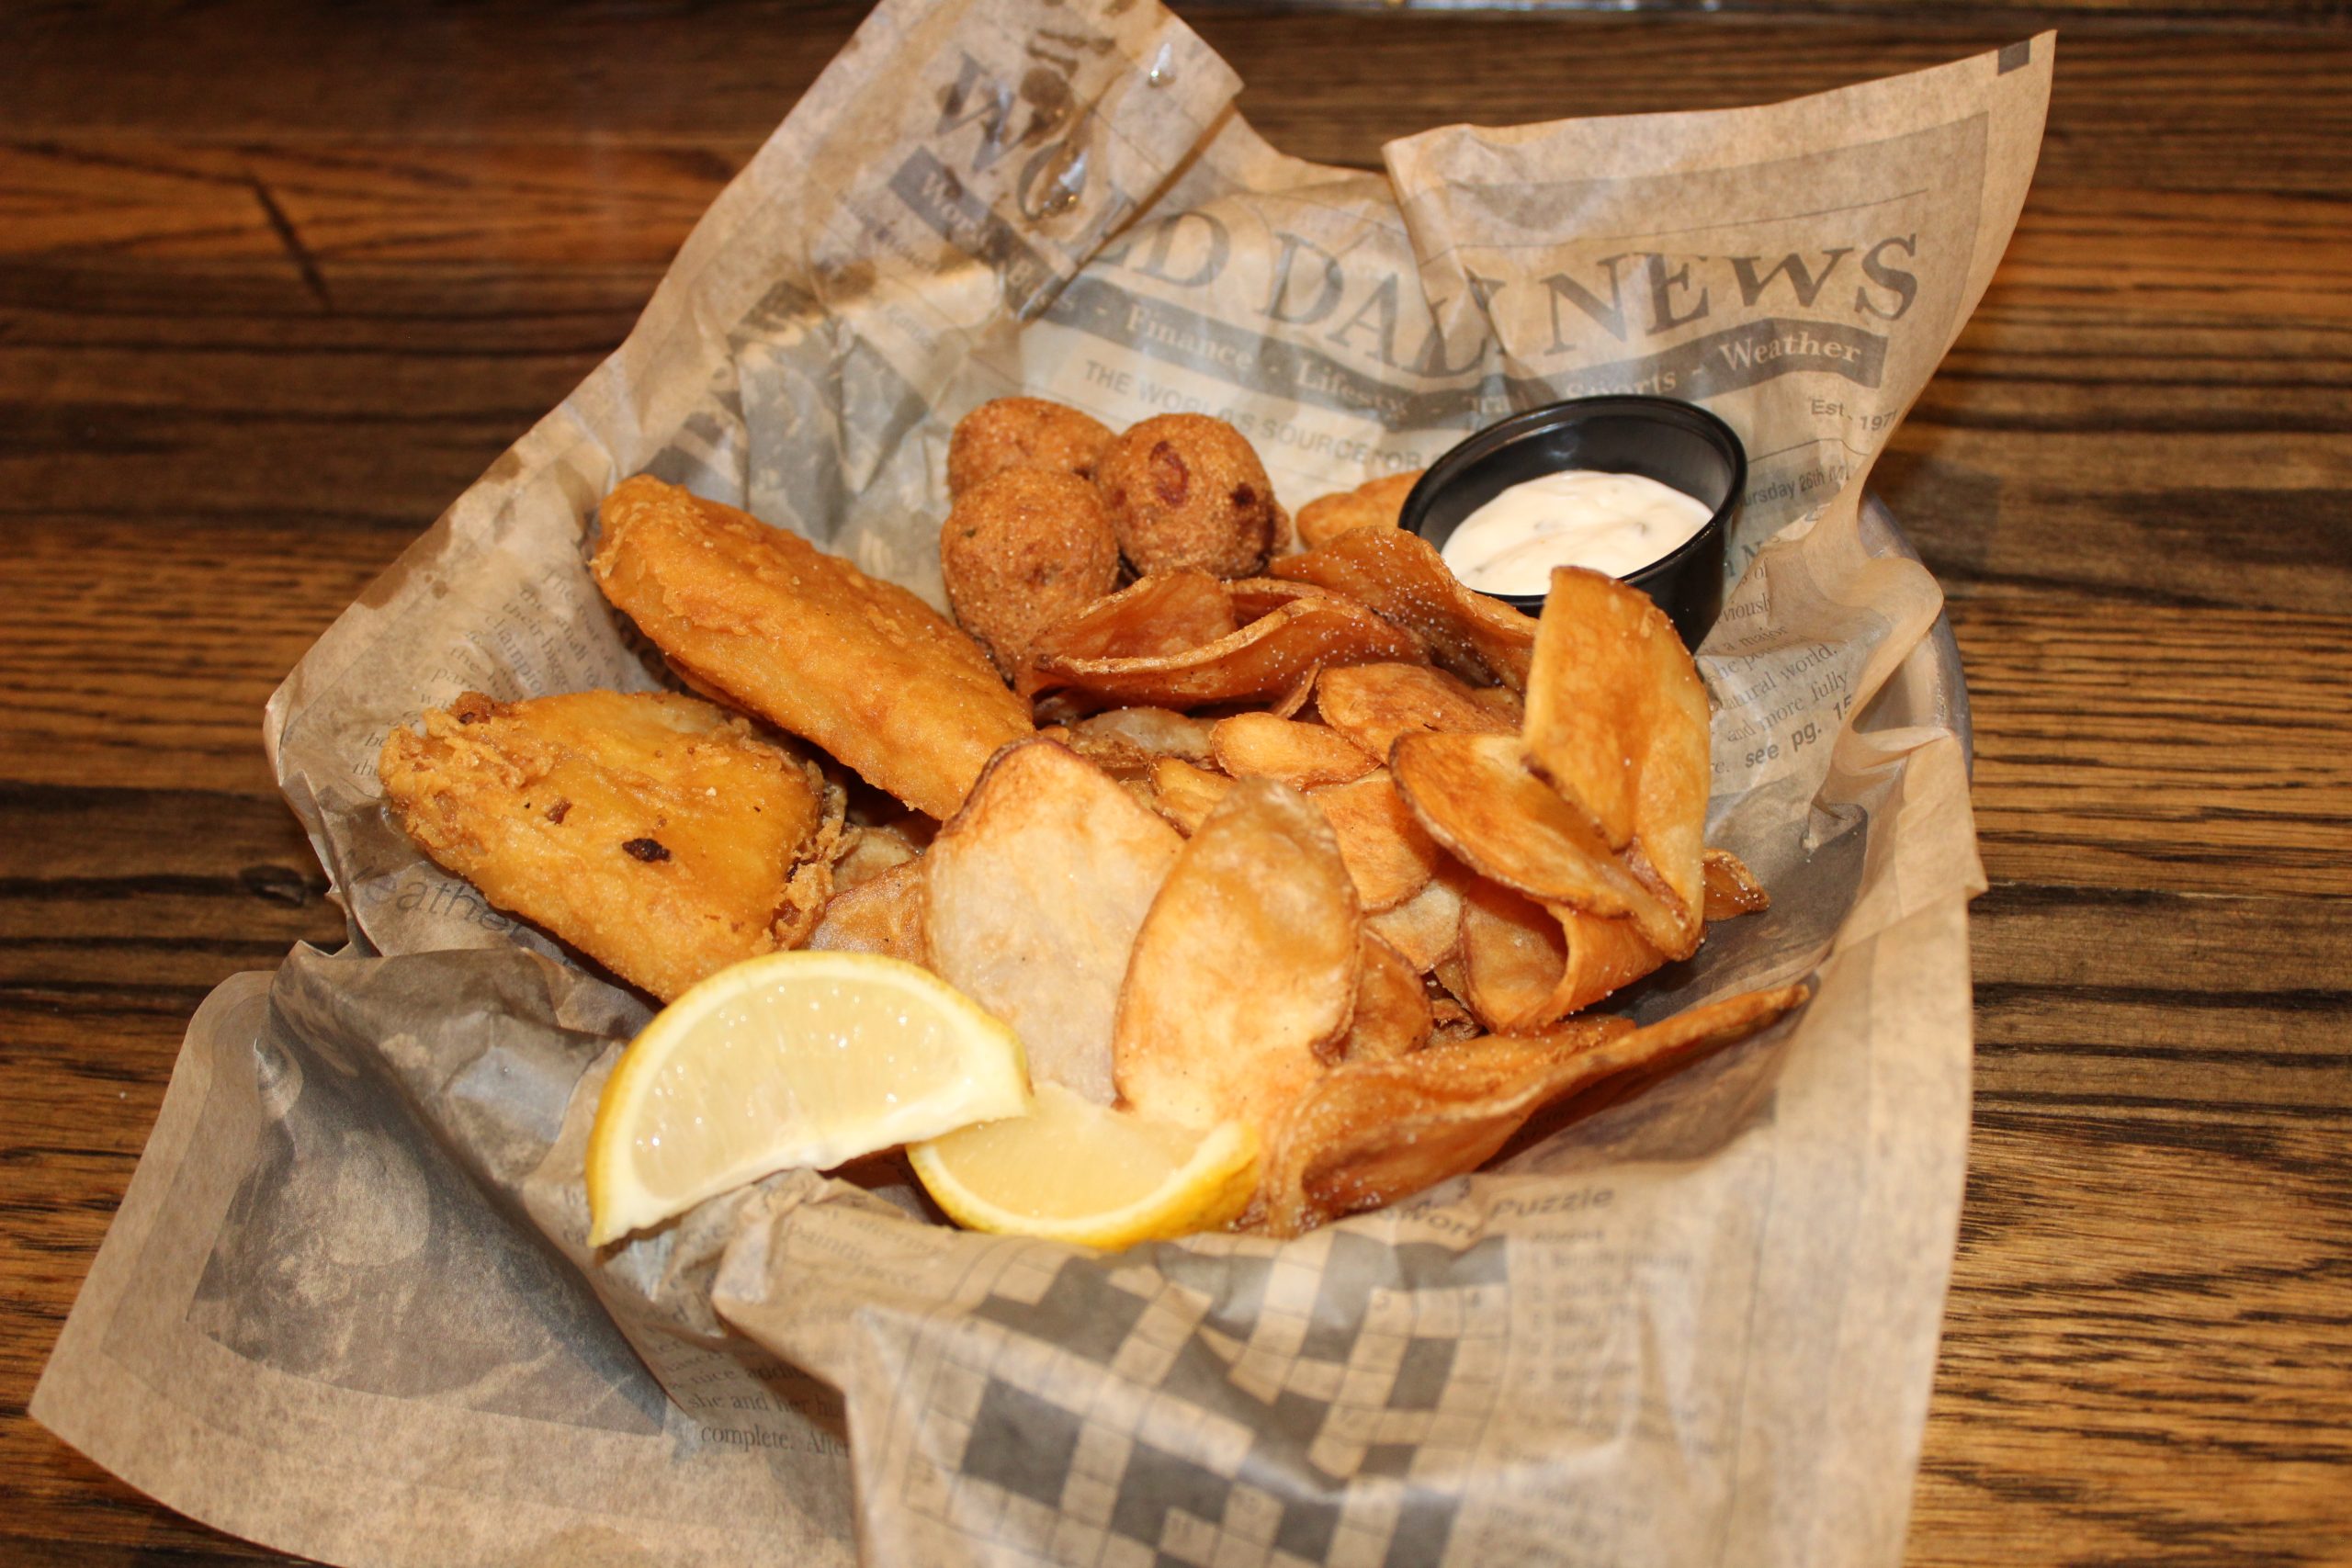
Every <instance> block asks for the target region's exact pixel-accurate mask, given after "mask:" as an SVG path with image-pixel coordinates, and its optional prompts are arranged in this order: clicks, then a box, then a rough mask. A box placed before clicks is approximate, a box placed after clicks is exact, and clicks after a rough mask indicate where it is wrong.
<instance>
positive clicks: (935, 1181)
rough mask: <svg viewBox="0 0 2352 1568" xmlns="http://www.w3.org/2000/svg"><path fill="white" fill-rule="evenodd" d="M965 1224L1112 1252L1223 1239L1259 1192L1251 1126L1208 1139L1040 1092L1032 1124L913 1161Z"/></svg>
mask: <svg viewBox="0 0 2352 1568" xmlns="http://www.w3.org/2000/svg"><path fill="white" fill-rule="evenodd" d="M907 1157H908V1159H909V1160H910V1162H911V1163H912V1164H913V1166H914V1168H915V1174H916V1175H917V1176H919V1177H921V1178H922V1184H923V1186H924V1187H925V1188H927V1189H929V1190H930V1192H931V1195H932V1197H933V1200H935V1201H937V1202H938V1204H939V1206H940V1207H941V1208H943V1209H944V1210H946V1211H947V1213H948V1216H949V1217H950V1218H951V1219H953V1220H955V1221H956V1224H961V1225H965V1226H967V1227H968V1228H970V1229H972V1230H980V1231H995V1232H998V1233H1000V1234H1002V1235H1035V1236H1046V1237H1050V1238H1051V1239H1053V1240H1056V1241H1072V1242H1077V1243H1079V1244H1080V1245H1081V1246H1085V1247H1102V1248H1103V1249H1105V1250H1106V1251H1107V1250H1111V1249H1114V1248H1117V1247H1132V1246H1134V1245H1135V1244H1136V1243H1137V1242H1140V1241H1159V1240H1167V1239H1169V1238H1171V1237H1174V1236H1180V1235H1192V1234H1193V1232H1194V1231H1204V1230H1214V1229H1216V1228H1217V1227H1218V1226H1220V1225H1223V1224H1226V1223H1227V1222H1228V1221H1230V1220H1231V1219H1232V1218H1233V1217H1234V1216H1235V1215H1236V1214H1238V1213H1240V1212H1241V1211H1242V1209H1243V1208H1244V1207H1245V1206H1246V1205H1247V1204H1248V1203H1249V1201H1250V1194H1251V1192H1252V1191H1254V1190H1256V1187H1257V1184H1258V1135H1257V1134H1256V1133H1254V1132H1252V1131H1251V1130H1250V1126H1249V1124H1248V1123H1247V1122H1222V1123H1220V1124H1219V1125H1217V1126H1216V1127H1212V1128H1210V1129H1209V1130H1208V1131H1206V1132H1203V1131H1201V1130H1199V1129H1197V1128H1193V1127H1180V1126H1175V1125H1172V1124H1170V1123H1165V1122H1148V1121H1146V1120H1144V1119H1143V1118H1142V1117H1140V1116H1135V1115H1131V1114H1129V1113H1128V1112H1126V1111H1113V1110H1110V1109H1108V1108H1106V1107H1103V1106H1100V1105H1096V1104H1094V1103H1093V1102H1092V1101H1091V1100H1084V1099H1081V1098H1080V1096H1078V1095H1076V1094H1073V1093H1071V1092H1070V1091H1069V1089H1064V1088H1062V1087H1061V1086H1060V1085H1059V1084H1053V1083H1040V1084H1039V1085H1038V1086H1037V1095H1036V1101H1035V1109H1033V1110H1032V1111H1030V1113H1029V1114H1028V1115H1026V1116H1018V1117H1014V1118H1012V1119H1011V1120H1008V1121H1001V1122H982V1123H981V1124H979V1125H978V1126H976V1127H966V1128H963V1129H961V1130H960V1131H957V1132H953V1133H949V1134H946V1135H945V1136H944V1137H938V1138H933V1139H932V1140H931V1141H930V1142H929V1143H922V1144H917V1145H913V1146H912V1147H911V1148H910V1149H908V1150H907Z"/></svg>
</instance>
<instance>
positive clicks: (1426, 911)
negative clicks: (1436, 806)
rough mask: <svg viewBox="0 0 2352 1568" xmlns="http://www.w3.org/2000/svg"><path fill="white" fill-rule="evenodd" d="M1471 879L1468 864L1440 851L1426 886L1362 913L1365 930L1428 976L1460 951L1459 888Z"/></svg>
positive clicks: (1460, 908) (1460, 903) (1460, 905)
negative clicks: (1393, 903)
mask: <svg viewBox="0 0 2352 1568" xmlns="http://www.w3.org/2000/svg"><path fill="white" fill-rule="evenodd" d="M1473 880H1474V874H1473V873H1472V872H1471V871H1470V870H1469V868H1468V867H1466V866H1464V864H1463V863H1461V862H1460V861H1458V860H1455V859H1454V858H1453V856H1451V855H1449V854H1447V853H1445V852H1443V851H1440V852H1438V857H1437V869H1436V871H1435V873H1434V874H1432V875H1431V876H1430V880H1429V882H1428V883H1427V885H1425V886H1423V887H1422V888H1421V890H1420V891H1419V893H1416V894H1414V895H1413V896H1412V897H1410V898H1408V899H1406V900H1405V901H1404V902H1403V903H1401V904H1399V905H1397V907H1396V908H1393V909H1384V910H1381V911H1379V912H1377V913H1375V914H1371V915H1367V916H1365V917H1364V922H1363V923H1364V929H1365V930H1366V931H1370V932H1372V934H1373V935H1374V936H1376V937H1378V938H1380V940H1381V941H1383V942H1386V943H1387V944H1388V945H1389V946H1391V947H1393V948H1395V949H1396V950H1397V952H1398V953H1403V954H1404V955H1405V962H1406V963H1408V964H1411V965H1412V966H1413V967H1414V968H1415V969H1417V970H1419V971H1420V972H1421V973H1422V974H1424V975H1427V974H1429V973H1430V971H1432V970H1434V969H1435V968H1436V967H1437V966H1438V965H1439V964H1443V963H1444V962H1446V960H1448V959H1450V958H1452V957H1453V956H1454V955H1455V953H1458V952H1459V951H1460V950H1461V943H1462V890H1463V888H1464V887H1465V886H1468V885H1469V884H1470V883H1471V882H1472V881H1473Z"/></svg>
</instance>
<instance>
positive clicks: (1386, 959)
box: [1325, 931, 1434, 1062]
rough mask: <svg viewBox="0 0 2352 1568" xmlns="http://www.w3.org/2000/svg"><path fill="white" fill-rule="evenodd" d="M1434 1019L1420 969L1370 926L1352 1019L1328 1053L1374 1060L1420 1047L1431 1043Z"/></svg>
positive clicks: (1341, 1057) (1335, 1058)
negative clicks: (1431, 1028) (1343, 1033)
mask: <svg viewBox="0 0 2352 1568" xmlns="http://www.w3.org/2000/svg"><path fill="white" fill-rule="evenodd" d="M1433 1021H1434V1020H1433V1018H1432V1016H1431V1014H1430V997H1429V992H1428V991H1426V990H1425V989H1423V988H1422V987H1421V976H1420V972H1419V970H1417V969H1415V968H1414V967H1413V966H1412V965H1411V964H1408V963H1407V962H1406V961H1405V958H1404V955H1403V954H1401V953H1398V952H1397V950H1396V949H1395V948H1393V947H1391V946H1389V945H1388V944H1387V943H1386V942H1383V941H1381V940H1380V939H1379V938H1378V937H1376V936H1374V935H1373V934H1372V933H1371V932H1370V931H1366V932H1364V935H1363V955H1362V967H1361V968H1359V969H1358V971H1357V973H1356V1010H1355V1016H1354V1017H1353V1018H1351V1019H1350V1020H1349V1021H1348V1032H1347V1033H1346V1034H1345V1035H1344V1036H1342V1037H1341V1038H1340V1040H1339V1041H1338V1042H1337V1043H1335V1044H1334V1045H1333V1046H1332V1047H1331V1048H1329V1050H1328V1051H1327V1052H1326V1054H1325V1055H1326V1059H1327V1060H1329V1061H1333V1062H1371V1061H1377V1060H1380V1059H1382V1058H1384V1057H1388V1056H1401V1055H1405V1054H1406V1053H1407V1052H1408V1051H1418V1050H1419V1049H1420V1048H1421V1047H1422V1046H1423V1045H1425V1044H1427V1043H1429V1038H1430V1026H1431V1024H1432V1022H1433Z"/></svg>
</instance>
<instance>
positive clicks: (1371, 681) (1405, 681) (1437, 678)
mask: <svg viewBox="0 0 2352 1568" xmlns="http://www.w3.org/2000/svg"><path fill="white" fill-rule="evenodd" d="M1315 705H1316V708H1317V711H1318V712H1320V713H1321V714H1322V716H1323V722H1324V723H1326V724H1328V725H1329V726H1330V727H1331V728H1334V729H1336V730H1338V731H1339V732H1340V734H1342V735H1344V736H1346V737H1347V738H1348V739H1351V740H1352V741H1354V742H1355V743H1356V744H1357V745H1359V746H1361V747H1363V749H1364V750H1367V751H1369V752H1371V753H1372V754H1373V755H1374V756H1375V757H1378V758H1380V759H1381V760H1382V761H1386V760H1387V757H1388V751H1389V749H1390V748H1391V747H1393V746H1395V745H1396V744H1397V737H1398V736H1400V735H1424V734H1434V733H1443V734H1450V735H1517V734H1518V733H1519V727H1520V722H1521V714H1520V705H1519V699H1518V698H1517V696H1516V695H1514V694H1512V692H1511V690H1510V687H1508V686H1489V687H1486V688H1484V689H1480V688H1476V687H1471V686H1466V685H1464V684H1463V683H1462V682H1460V681H1458V680H1456V679H1454V678H1453V676H1451V675H1449V674H1447V673H1446V672H1445V671H1442V670H1437V669H1433V668H1431V667H1430V666H1429V665H1426V664H1351V665H1348V666H1347V667H1345V668H1344V669H1340V670H1326V671H1323V677H1322V679H1321V680H1319V681H1317V682H1316V685H1315Z"/></svg>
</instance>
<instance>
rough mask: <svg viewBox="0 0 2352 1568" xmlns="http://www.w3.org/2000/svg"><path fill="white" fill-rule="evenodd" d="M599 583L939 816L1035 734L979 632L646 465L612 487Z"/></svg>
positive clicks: (691, 675)
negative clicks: (1006, 752) (991, 764)
mask: <svg viewBox="0 0 2352 1568" xmlns="http://www.w3.org/2000/svg"><path fill="white" fill-rule="evenodd" d="M602 516H603V522H604V539H603V541H602V543H600V544H599V545H598V546H597V548H596V558H595V571H596V581H597V584H598V586H600V587H602V588H603V589H604V591H605V597H606V598H607V599H610V600H611V601H612V602H613V604H614V605H615V606H616V607H617V608H618V609H620V610H621V611H622V612H623V613H625V614H626V615H628V617H629V618H630V619H631V620H633V621H635V622H636V623H637V624H638V626H639V629H641V630H642V631H643V632H644V633H645V635H646V636H647V637H650V638H652V639H653V641H654V643H655V644H656V645H657V646H658V647H660V649H662V653H663V654H665V655H666V656H667V657H668V658H669V660H670V662H671V664H672V665H673V666H674V667H675V668H676V669H677V670H678V671H679V673H681V674H682V675H684V677H685V678H686V679H687V680H688V681H689V682H692V683H693V684H694V685H695V686H696V687H697V688H699V689H702V690H705V691H708V692H711V693H713V694H717V695H719V696H723V697H725V698H726V699H727V700H728V701H729V702H730V703H733V704H735V705H738V706H740V707H742V708H744V709H747V710H748V711H750V712H752V713H754V714H757V715H759V716H761V717H763V718H764V719H767V720H768V721H769V722H770V723H772V724H774V725H775V726H776V727H777V728H780V729H785V730H788V731H790V732H791V733H792V734H795V735H798V736H802V737H805V738H806V739H809V740H811V741H814V742H815V743H816V744H817V745H818V746H820V747H821V748H822V749H823V750H826V751H827V752H829V753H831V755H832V756H834V757H835V758H838V759H839V760H840V761H842V763H843V764H844V765H845V766H847V767H849V768H851V769H853V770H854V771H855V772H856V773H857V774H858V776H859V777H861V778H863V779H865V781H866V782H867V783H868V784H873V785H874V786H875V787H876V788H877V789H882V790H887V791H888V792H889V793H890V794H891V795H896V796H898V798H899V799H900V800H902V801H904V802H906V804H908V805H909V806H911V807H914V808H915V809H916V810H918V811H922V812H925V813H927V814H929V815H931V816H933V817H937V818H943V819H944V818H949V817H953V816H954V815H955V814H956V807H959V806H961V805H963V804H964V796H965V795H966V793H967V791H969V790H970V789H971V787H972V781H973V780H975V779H977V778H978V777H979V776H980V769H981V768H982V767H983V766H985V765H986V764H987V762H988V760H989V757H991V756H993V755H994V754H995V752H996V750H997V748H999V747H1000V746H1002V745H1004V744H1006V743H1007V742H1009V741H1013V740H1018V739H1022V738H1023V737H1024V736H1027V735H1030V734H1032V733H1034V732H1035V726H1034V725H1033V724H1032V723H1031V722H1030V717H1029V707H1028V705H1027V704H1026V703H1024V702H1023V701H1022V700H1021V699H1020V698H1019V697H1016V696H1014V695H1013V694H1012V691H1011V690H1009V689H1008V688H1007V687H1006V686H1005V684H1004V682H1002V681H1001V680H1000V679H999V678H998V676H997V672H996V669H995V667H994V666H993V665H991V664H990V663H989V656H988V655H987V654H986V653H985V652H983V651H982V650H981V649H980V645H979V644H978V643H977V642H974V641H973V640H972V639H971V638H970V637H967V636H966V635H965V634H964V633H963V632H961V631H959V630H957V629H956V627H955V626H952V625H950V624H949V623H948V621H947V620H946V618H945V617H944V616H943V615H939V614H938V613H937V612H936V611H934V610H933V609H932V608H931V606H930V605H928V604H924V603H923V602H922V600H920V599H918V598H916V597H915V596H914V595H913V594H911V593H910V592H907V591H906V590H905V589H903V588H900V587H899V586H898V585H896V584H895V583H889V582H884V581H880V580H878V579H876V578H871V577H868V576H866V575H865V573H864V572H862V571H860V570H857V568H855V567H854V566H852V565H850V563H849V562H847V561H845V560H842V558H839V557H838V556H829V555H827V554H825V553H824V552H823V551H822V550H820V549H818V548H817V547H815V546H814V545H811V544H809V542H808V541H807V540H805V539H803V538H800V537H799V536H797V535H794V534H790V533H786V531H785V530H783V529H781V528H771V527H769V526H767V525H765V524H763V523H762V522H761V521H760V520H759V519H758V518H756V517H752V516H751V515H750V514H748V513H742V512H738V511H737V510H736V509H735V508H733V507H731V506H721V505H720V504H718V502H710V501H704V500H702V499H701V498H700V497H698V496H696V495H695V494H693V493H692V492H691V491H686V490H684V489H681V488H680V487H678V486H676V485H667V484H663V483H662V481H661V480H659V479H652V478H650V477H647V476H644V475H640V476H639V477H638V478H636V479H629V480H628V481H627V482H626V483H624V484H622V485H621V487H620V488H619V489H617V490H616V491H613V493H612V494H610V495H608V496H606V497H605V503H604V507H603V509H602Z"/></svg>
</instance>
